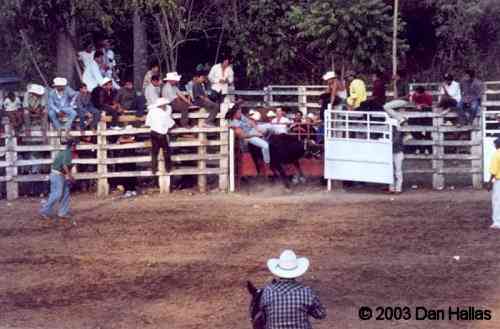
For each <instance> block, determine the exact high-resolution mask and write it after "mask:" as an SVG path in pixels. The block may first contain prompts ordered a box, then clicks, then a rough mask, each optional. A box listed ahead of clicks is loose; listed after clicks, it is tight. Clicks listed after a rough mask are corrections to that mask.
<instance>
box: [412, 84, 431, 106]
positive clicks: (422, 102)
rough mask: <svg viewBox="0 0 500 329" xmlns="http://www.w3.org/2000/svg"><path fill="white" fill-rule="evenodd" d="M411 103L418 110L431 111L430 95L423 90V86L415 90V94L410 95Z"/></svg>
mask: <svg viewBox="0 0 500 329" xmlns="http://www.w3.org/2000/svg"><path fill="white" fill-rule="evenodd" d="M411 101H412V102H413V103H414V104H415V107H416V108H417V109H418V110H425V109H432V95H431V94H429V93H428V92H427V91H426V90H425V87H424V86H417V87H416V88H415V92H414V93H413V94H412V95H411Z"/></svg>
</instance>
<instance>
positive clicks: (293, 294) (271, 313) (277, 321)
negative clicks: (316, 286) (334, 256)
mask: <svg viewBox="0 0 500 329" xmlns="http://www.w3.org/2000/svg"><path fill="white" fill-rule="evenodd" d="M267 267H268V269H269V271H271V273H272V274H274V275H275V276H277V277H278V278H279V279H277V280H273V282H271V283H270V284H268V285H267V286H266V287H264V290H263V292H262V297H261V301H260V303H261V308H262V309H263V311H264V313H265V319H266V326H265V328H266V329H284V328H287V329H312V325H311V322H310V321H309V316H312V317H313V318H315V319H324V318H326V311H325V309H324V307H323V305H321V302H320V301H319V298H318V296H317V295H316V294H315V293H314V291H313V290H312V289H311V288H309V287H306V286H303V285H302V284H301V283H300V282H298V281H296V279H297V278H299V277H300V276H302V275H303V274H304V273H305V272H306V271H307V269H308V267H309V260H308V259H307V258H305V257H297V256H296V255H295V253H294V252H293V251H292V250H285V251H283V252H282V253H281V255H280V258H279V259H276V258H272V259H269V260H268V261H267Z"/></svg>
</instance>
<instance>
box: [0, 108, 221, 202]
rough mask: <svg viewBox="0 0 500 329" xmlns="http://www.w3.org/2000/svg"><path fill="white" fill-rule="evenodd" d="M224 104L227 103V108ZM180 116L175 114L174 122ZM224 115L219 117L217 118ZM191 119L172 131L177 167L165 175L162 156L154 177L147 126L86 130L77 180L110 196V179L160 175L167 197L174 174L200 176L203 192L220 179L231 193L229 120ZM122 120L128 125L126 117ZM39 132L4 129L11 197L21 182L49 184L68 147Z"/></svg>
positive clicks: (3, 156) (3, 163) (4, 169)
mask: <svg viewBox="0 0 500 329" xmlns="http://www.w3.org/2000/svg"><path fill="white" fill-rule="evenodd" d="M223 106H226V108H227V104H223ZM178 117H179V115H178V114H175V115H174V118H178ZM219 117H220V116H219ZM189 118H190V119H191V120H193V121H196V122H197V127H194V128H192V129H185V128H175V129H173V130H171V131H170V136H171V143H170V146H171V148H172V154H173V155H172V157H171V158H172V161H173V163H174V169H173V170H172V171H171V172H170V173H166V172H165V169H164V168H165V167H164V161H163V156H162V155H160V157H159V158H160V161H159V167H158V169H159V173H158V174H156V175H153V173H152V171H151V167H150V163H151V155H150V150H149V149H150V147H151V142H150V139H149V131H150V130H149V128H131V127H128V128H126V129H122V130H107V129H106V122H103V121H102V122H100V123H99V126H98V129H97V132H96V133H95V134H94V133H92V132H91V131H85V132H83V136H89V137H91V138H92V139H93V140H92V142H90V143H80V144H79V145H78V147H77V149H78V151H79V152H78V153H79V157H78V158H77V159H75V160H74V164H76V167H77V169H78V170H77V173H76V174H75V178H76V179H77V180H94V181H97V193H98V195H99V196H104V195H107V194H108V193H109V185H110V184H109V183H110V179H113V178H120V177H153V176H157V178H158V185H159V187H160V191H161V192H163V193H168V192H169V191H170V189H171V183H172V181H171V178H172V177H173V176H186V175H192V176H196V177H197V185H198V188H199V190H200V191H201V192H205V191H207V188H208V186H207V176H210V175H212V176H217V177H218V187H219V189H221V190H223V191H227V190H228V187H229V185H228V184H229V182H228V174H229V172H228V170H229V169H228V168H229V130H228V128H227V126H226V124H227V123H226V120H220V126H218V127H214V128H203V127H202V125H203V123H204V122H205V119H206V118H207V114H206V113H192V114H190V115H189ZM121 121H127V118H126V117H123V118H121ZM71 135H72V136H82V134H81V133H80V131H71ZM41 136H42V135H41V132H40V131H33V132H32V134H31V137H28V136H25V135H20V136H16V137H15V136H14V135H13V133H12V129H11V127H10V126H9V125H6V132H5V134H4V135H3V136H0V184H1V183H2V182H5V188H6V196H7V199H9V200H12V199H16V198H17V197H18V196H19V184H21V183H33V182H41V181H47V180H48V173H49V170H50V169H49V166H50V164H51V163H52V161H53V159H54V157H55V155H56V154H57V152H58V151H59V150H62V149H63V148H64V145H61V140H60V138H58V136H57V133H56V132H55V131H52V130H51V131H49V132H48V137H49V144H44V143H43V142H42V141H41ZM122 136H134V138H135V141H133V142H129V143H121V142H120V137H122ZM25 154H28V155H29V154H38V155H39V158H37V159H26V156H24V155H25ZM127 164H134V165H135V167H136V168H134V169H135V170H123V167H125V166H124V165H127ZM37 167H38V168H42V171H44V172H43V173H37V174H33V173H31V172H29V170H28V172H27V173H26V171H27V170H25V168H37Z"/></svg>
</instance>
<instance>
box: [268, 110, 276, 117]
mask: <svg viewBox="0 0 500 329" xmlns="http://www.w3.org/2000/svg"><path fill="white" fill-rule="evenodd" d="M266 115H267V117H268V118H274V117H276V113H275V112H274V111H273V110H271V111H269V112H267V114H266Z"/></svg>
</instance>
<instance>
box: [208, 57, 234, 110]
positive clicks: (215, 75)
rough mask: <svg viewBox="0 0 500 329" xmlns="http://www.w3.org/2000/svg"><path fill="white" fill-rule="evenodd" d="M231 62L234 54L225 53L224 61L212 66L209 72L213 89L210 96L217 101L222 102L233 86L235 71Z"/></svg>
mask: <svg viewBox="0 0 500 329" xmlns="http://www.w3.org/2000/svg"><path fill="white" fill-rule="evenodd" d="M231 62H232V56H231V55H230V54H224V55H223V56H222V62H221V63H219V64H215V65H214V66H212V68H211V69H210V72H209V73H208V80H209V82H210V89H211V91H212V93H211V95H210V98H211V99H212V100H213V101H214V102H216V103H222V101H223V100H224V96H225V95H227V93H228V90H229V87H232V86H233V83H234V72H233V68H232V66H231Z"/></svg>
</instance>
